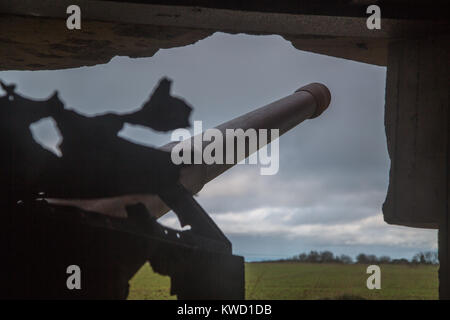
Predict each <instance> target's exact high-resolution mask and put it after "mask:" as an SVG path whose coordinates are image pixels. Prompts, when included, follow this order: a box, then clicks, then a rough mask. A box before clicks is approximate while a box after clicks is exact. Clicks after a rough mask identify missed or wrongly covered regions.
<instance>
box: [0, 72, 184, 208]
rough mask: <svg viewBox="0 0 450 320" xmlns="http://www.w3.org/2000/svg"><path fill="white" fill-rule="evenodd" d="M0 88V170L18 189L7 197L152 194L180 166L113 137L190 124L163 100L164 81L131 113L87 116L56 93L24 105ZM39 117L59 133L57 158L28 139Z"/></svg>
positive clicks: (179, 103)
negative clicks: (126, 128)
mask: <svg viewBox="0 0 450 320" xmlns="http://www.w3.org/2000/svg"><path fill="white" fill-rule="evenodd" d="M2 87H3V89H4V90H5V91H6V95H5V96H3V97H2V98H1V99H2V100H1V101H2V103H1V105H2V107H1V116H2V120H1V121H2V125H1V130H2V132H1V137H2V139H3V140H4V141H2V143H1V146H0V148H1V149H2V150H6V152H5V153H4V154H3V156H2V161H13V162H11V163H6V164H5V165H2V171H3V172H9V173H10V175H11V176H10V177H9V181H16V183H15V184H14V185H15V186H19V188H20V189H21V190H14V191H15V192H14V196H13V198H15V199H19V198H23V197H29V196H30V195H36V194H37V193H40V192H43V193H44V194H45V195H46V196H48V197H59V198H99V197H108V196H117V195H124V194H131V193H157V192H158V190H160V189H163V188H165V187H167V186H169V185H173V184H174V183H175V182H176V181H177V179H178V171H179V167H177V166H175V165H173V163H172V162H171V161H170V153H168V152H165V151H161V150H158V149H154V148H151V147H144V146H141V145H137V144H134V143H131V142H128V141H126V140H124V139H122V138H120V137H118V136H117V133H118V132H119V131H120V130H121V129H122V127H123V125H124V123H125V122H129V123H133V124H139V125H143V126H147V127H150V128H153V129H155V130H158V131H168V130H172V129H176V128H179V127H187V126H189V120H188V117H189V114H190V112H191V110H192V108H191V107H189V106H188V105H187V104H186V103H185V102H184V101H183V100H181V99H178V98H174V97H172V96H170V93H169V91H170V81H169V80H167V79H163V80H162V81H161V82H160V83H159V85H158V87H157V89H156V90H155V92H154V94H153V95H152V96H151V98H150V99H149V100H148V101H147V102H146V103H145V104H144V105H143V106H142V108H141V109H140V110H138V111H136V112H133V113H129V114H123V115H119V114H113V113H108V114H103V115H98V116H94V117H86V116H83V115H80V114H78V113H77V112H75V111H71V110H66V109H64V106H63V104H62V102H61V101H60V100H59V98H58V95H57V93H56V92H55V94H54V95H53V96H52V97H50V98H49V99H48V100H45V101H30V100H28V99H25V98H23V97H21V96H20V95H18V94H17V93H15V92H14V86H6V85H4V84H2ZM44 117H52V118H53V119H54V120H55V121H56V123H57V126H58V129H59V131H60V132H61V134H62V137H63V141H62V144H61V145H60V150H61V151H62V157H61V158H58V157H57V156H55V155H54V154H52V153H51V152H49V151H47V150H45V149H43V148H42V147H41V146H40V145H39V144H37V143H36V142H35V141H34V139H33V137H32V135H31V132H30V130H29V125H30V124H31V123H33V122H35V121H37V120H39V119H41V118H44ZM10 137H13V139H11V138H10ZM8 150H9V152H8ZM2 164H3V163H2ZM2 176H6V175H3V174H2ZM69 181H70V183H68V182H69ZM130 181H132V183H130ZM2 182H4V181H2ZM2 185H3V186H5V185H8V184H5V183H2ZM9 187H10V186H9ZM16 191H17V192H16Z"/></svg>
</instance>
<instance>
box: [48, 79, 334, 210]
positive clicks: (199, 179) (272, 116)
mask: <svg viewBox="0 0 450 320" xmlns="http://www.w3.org/2000/svg"><path fill="white" fill-rule="evenodd" d="M330 101H331V94H330V91H329V90H328V88H327V87H326V86H324V85H323V84H320V83H311V84H308V85H306V86H304V87H301V88H300V89H298V90H296V91H295V92H294V93H293V94H291V95H289V96H287V97H284V98H281V99H279V100H277V101H275V102H272V103H270V104H268V105H266V106H263V107H261V108H258V109H256V110H254V111H251V112H249V113H246V114H244V115H242V116H239V117H237V118H235V119H233V120H230V121H227V122H225V123H223V124H221V125H219V126H217V127H216V128H215V129H218V130H220V132H221V133H222V134H223V137H224V141H225V139H226V137H227V129H242V130H243V131H246V130H247V129H255V130H256V131H258V130H260V129H267V130H271V129H278V130H279V136H281V135H282V134H284V133H285V132H287V131H289V130H290V129H292V128H293V127H295V126H297V125H298V124H300V123H301V122H303V121H304V120H306V119H312V118H316V117H318V116H319V115H320V114H322V112H323V111H325V109H327V107H328V105H329V104H330ZM206 131H207V130H206ZM206 131H205V132H206ZM205 132H203V133H202V135H204V134H205ZM267 138H268V140H267V143H270V142H271V141H272V135H271V134H267ZM195 139H196V137H195V136H194V137H191V138H189V139H187V140H185V141H181V142H171V143H169V144H166V145H164V146H162V147H161V148H160V149H161V150H165V151H169V152H171V151H172V149H173V148H174V147H175V146H176V145H178V144H183V143H189V144H190V145H191V146H194V145H195V143H194V141H195ZM188 140H190V141H188ZM199 140H200V141H202V145H201V149H202V150H203V149H204V148H205V147H206V146H207V145H208V144H209V143H212V141H206V142H205V140H204V139H199ZM197 141H198V140H197ZM244 141H245V156H244V158H246V157H248V156H249V155H250V154H251V153H252V152H255V151H257V150H258V149H259V148H260V147H262V146H263V145H260V144H259V143H258V147H257V149H256V150H252V151H250V148H249V146H248V140H247V139H245V140H244ZM202 150H195V149H194V150H193V152H202ZM234 151H235V152H234V154H236V150H234ZM224 153H225V150H224ZM240 160H242V159H236V161H234V162H233V164H217V163H213V164H205V163H202V164H191V165H187V166H186V167H184V168H183V169H182V170H181V176H180V183H181V184H182V185H183V186H184V187H185V188H186V189H187V190H189V191H190V192H191V193H192V194H195V193H197V192H199V191H200V190H201V189H202V188H203V186H204V185H205V184H206V183H208V182H210V181H211V180H213V179H215V178H216V177H218V176H219V175H221V174H222V173H224V172H225V171H227V170H228V169H230V168H231V167H233V166H234V165H235V164H236V163H238V162H239V161H240ZM52 202H55V201H52ZM56 202H60V203H61V201H59V200H57V201H56ZM63 202H64V204H71V205H75V206H78V207H80V208H82V209H85V210H90V211H96V212H99V213H103V214H105V215H111V216H119V217H120V216H122V217H124V216H126V212H125V209H124V207H125V205H127V204H133V203H137V202H141V203H143V204H144V205H145V206H146V207H147V209H148V210H149V212H150V213H151V214H152V215H153V216H155V217H157V218H159V217H161V216H163V215H164V214H166V213H167V212H168V211H169V210H170V209H169V207H168V206H166V205H165V204H164V202H162V200H161V199H160V198H159V197H158V196H157V195H144V194H141V195H127V196H121V197H117V198H110V199H93V200H64V201H63Z"/></svg>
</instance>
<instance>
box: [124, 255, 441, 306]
mask: <svg viewBox="0 0 450 320" xmlns="http://www.w3.org/2000/svg"><path fill="white" fill-rule="evenodd" d="M366 268H367V266H365V265H358V264H354V265H342V264H308V263H246V264H245V280H246V284H245V286H246V298H247V299H286V300H287V299H294V300H295V299H299V300H300V299H437V298H438V266H428V265H419V266H409V265H380V268H381V289H380V290H369V289H367V287H366V280H367V277H368V276H369V275H367V274H366ZM130 284H131V285H130V295H129V297H128V298H129V299H175V297H174V296H170V295H169V288H170V279H169V278H168V277H163V276H160V275H158V274H156V273H154V272H153V271H152V270H151V268H150V266H149V265H148V264H146V265H145V266H144V267H143V268H142V269H141V270H140V271H139V272H138V273H137V274H136V275H135V276H134V277H133V279H132V280H131V282H130Z"/></svg>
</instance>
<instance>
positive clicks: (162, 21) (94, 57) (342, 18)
mask: <svg viewBox="0 0 450 320" xmlns="http://www.w3.org/2000/svg"><path fill="white" fill-rule="evenodd" d="M160 2H162V1H142V0H141V1H133V3H129V2H122V1H93V0H91V1H87V0H84V1H74V0H46V1H45V0H43V1H39V2H37V1H32V0H0V42H1V43H2V45H1V46H0V56H1V57H2V59H1V61H0V70H46V69H62V68H73V67H80V66H90V65H95V64H100V63H106V62H108V61H109V60H110V59H111V58H112V57H114V56H116V55H121V56H130V57H149V56H152V55H153V54H155V53H156V51H157V50H158V49H160V48H170V47H178V46H184V45H188V44H191V43H194V42H196V41H198V40H200V39H203V38H205V37H207V36H209V35H211V34H212V33H214V32H216V31H223V32H229V33H248V34H258V35H260V34H279V35H281V36H283V37H284V38H285V39H287V40H289V41H291V42H292V44H293V45H294V46H295V47H296V48H298V49H300V50H305V51H311V52H316V53H321V54H326V55H330V56H335V57H342V58H346V59H351V60H355V61H361V62H366V63H371V64H376V65H383V66H384V65H386V64H387V45H388V43H389V41H395V40H396V39H401V38H408V37H421V36H422V37H425V36H426V35H427V34H431V33H433V34H437V33H442V34H445V33H447V34H448V31H449V24H448V21H447V19H445V18H444V17H443V16H442V15H443V14H442V13H439V12H444V10H436V2H434V3H433V4H434V5H433V7H431V6H430V5H422V4H421V3H422V2H417V4H412V5H409V6H405V4H404V1H401V0H397V1H379V2H378V3H379V5H380V6H381V8H382V28H381V30H369V29H367V27H366V19H367V16H368V15H367V14H366V13H365V8H366V7H367V1H366V0H353V1H330V0H325V1H288V2H286V3H284V4H283V5H281V4H274V3H270V2H268V1H265V0H264V1H262V2H261V1H259V2H255V1H248V2H245V4H243V3H244V2H242V1H217V2H211V1H181V0H177V1H169V2H166V3H168V4H166V5H161V4H159V3H160ZM369 2H371V3H372V2H374V1H369ZM258 3H259V5H257V4H258ZM410 3H415V2H410ZM437 3H438V4H439V1H438V2H437ZM71 4H78V5H79V6H80V8H81V15H82V28H81V30H68V29H67V28H66V18H67V16H68V15H67V14H66V8H67V7H68V6H69V5H71ZM398 6H403V8H404V10H400V11H399V10H394V9H395V8H398ZM433 8H434V9H433ZM431 9H433V10H434V11H433V10H431ZM432 12H438V13H439V14H438V15H437V16H436V18H435V19H429V16H430V14H432ZM405 13H407V14H406V15H405ZM385 14H386V15H385ZM408 14H409V15H408ZM441 16H442V17H441Z"/></svg>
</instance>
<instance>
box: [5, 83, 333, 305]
mask: <svg viewBox="0 0 450 320" xmlns="http://www.w3.org/2000/svg"><path fill="white" fill-rule="evenodd" d="M161 86H166V87H167V82H164V80H163V82H161V83H160V86H159V87H158V89H157V90H156V91H155V93H154V95H153V96H152V98H151V99H150V101H149V102H147V104H148V105H147V104H146V105H144V107H146V108H147V109H145V110H146V112H143V110H140V111H138V112H137V114H138V115H139V117H143V114H147V115H148V114H149V113H150V114H152V112H153V115H156V116H157V115H158V114H159V113H160V112H161V105H168V106H172V107H173V106H176V108H175V109H170V108H169V109H168V110H167V112H169V113H170V112H172V113H173V114H172V115H174V117H175V118H176V121H174V123H173V126H175V127H176V126H180V124H183V123H185V121H184V120H185V119H186V117H187V116H188V115H189V113H190V109H188V107H187V105H186V106H185V105H183V103H184V102H183V101H182V100H180V99H178V100H177V101H175V100H173V99H174V98H173V97H171V96H170V95H169V91H168V90H167V88H165V91H164V92H165V93H164V94H161V91H158V90H159V89H160V88H161ZM3 87H4V89H5V91H6V95H5V96H3V97H0V103H1V104H2V106H1V107H2V108H3V109H5V110H9V111H12V112H13V116H12V117H10V118H8V120H10V121H9V122H6V121H3V122H2V123H1V127H0V128H1V129H2V136H3V140H4V141H3V149H5V150H6V151H7V152H6V153H5V154H6V155H9V156H10V158H14V157H16V158H18V159H19V160H20V161H19V162H17V163H16V162H8V161H9V160H8V159H6V158H7V156H2V164H3V165H4V166H3V168H4V169H3V170H4V173H5V175H6V176H7V178H6V179H3V181H2V184H3V191H4V192H3V196H2V198H1V209H2V222H3V223H2V225H3V226H4V232H2V235H3V237H4V239H2V240H3V241H2V242H1V243H2V245H4V246H5V248H4V250H3V252H6V257H5V260H4V261H6V263H4V264H2V270H1V273H0V274H1V276H0V277H2V279H0V280H1V283H2V285H1V287H0V296H1V297H2V298H41V299H46V298H51V299H62V298H63V299H93V298H94V299H98V298H102V299H124V298H126V297H127V295H128V281H129V280H130V279H131V277H132V276H133V275H134V274H135V273H136V272H137V270H139V268H140V267H142V265H143V264H144V263H145V262H147V261H149V262H150V264H151V266H152V268H153V269H154V271H156V272H158V273H160V274H163V275H169V276H170V278H171V294H176V295H177V297H178V298H180V299H243V298H244V293H245V291H244V260H243V258H242V257H240V256H235V255H233V254H232V246H231V243H230V241H229V240H228V239H227V238H226V236H225V235H224V234H223V232H222V231H221V230H220V229H219V228H218V227H217V225H216V224H215V223H214V221H213V220H212V219H211V218H210V217H209V215H208V214H207V213H206V212H205V211H204V210H203V208H202V207H201V206H200V205H199V204H198V203H197V201H196V200H195V199H194V198H193V196H192V195H193V194H195V193H197V192H199V191H200V190H201V189H202V188H203V186H204V185H205V184H206V183H208V182H209V181H211V180H213V179H215V178H216V177H218V176H219V175H221V174H222V173H224V172H225V171H226V170H228V169H230V168H231V167H232V166H233V165H234V164H236V163H238V162H239V161H241V160H243V159H244V158H247V157H249V156H250V155H251V154H252V153H253V152H256V151H257V149H258V148H260V147H262V146H263V145H264V144H265V143H259V144H257V148H255V147H254V146H251V145H250V142H249V141H248V140H246V139H244V140H243V141H244V144H245V148H244V149H245V151H244V152H243V153H240V154H239V152H238V150H237V149H234V150H233V151H234V153H233V160H234V161H233V162H232V163H225V164H223V163H213V164H205V163H201V164H190V165H182V166H174V165H173V164H171V163H169V162H168V159H169V158H168V157H169V156H170V155H171V152H172V151H173V150H174V149H176V148H177V147H180V145H181V144H186V143H187V142H189V143H190V145H191V146H194V145H195V146H196V148H197V149H196V148H194V147H193V148H192V149H191V150H190V151H191V152H193V153H195V152H202V151H203V150H204V149H205V148H206V147H208V145H209V144H210V143H212V142H211V141H209V142H208V141H205V139H200V140H201V141H202V143H201V144H200V145H198V143H197V144H195V142H196V141H198V137H195V136H194V137H192V138H190V140H189V141H183V142H179V143H170V144H167V145H165V146H163V147H161V148H159V149H152V148H147V147H142V146H135V145H131V144H130V143H128V142H127V143H123V142H122V141H119V140H117V138H115V137H112V138H110V136H109V135H108V136H107V135H104V136H102V139H103V140H98V141H99V144H97V145H95V144H94V143H93V142H86V143H87V145H80V146H76V145H75V144H74V143H72V144H68V145H66V147H65V150H66V151H67V154H69V155H72V156H69V155H66V154H65V153H64V151H63V154H64V155H63V157H62V159H56V158H54V157H53V156H51V155H49V154H48V153H45V152H44V151H42V150H40V149H39V147H38V146H36V145H34V144H33V143H32V142H31V140H30V139H24V138H23V137H24V136H26V135H27V134H28V133H22V134H21V132H22V131H23V130H24V128H26V127H27V122H23V121H24V119H25V118H26V119H28V118H30V120H29V121H32V120H33V119H36V118H37V119H38V118H42V117H44V116H55V120H56V122H57V123H58V126H59V127H62V128H63V130H61V131H62V134H63V136H64V139H65V138H66V137H67V138H69V139H68V140H69V141H71V139H70V138H72V141H77V139H75V138H76V137H75V136H73V134H74V131H76V130H74V128H94V129H90V130H97V128H98V123H101V124H102V125H104V126H105V127H106V128H108V130H109V129H110V125H111V124H112V123H114V124H117V123H118V121H119V122H120V117H119V118H118V117H115V116H113V115H108V117H106V118H105V117H104V118H101V119H95V118H96V117H93V118H89V119H84V118H80V116H79V115H76V114H73V113H70V114H68V113H67V112H66V110H64V109H61V108H63V106H62V104H61V103H60V101H59V100H58V99H57V97H56V96H53V97H52V98H50V99H49V100H46V101H39V102H37V101H33V100H28V99H25V98H23V97H21V96H20V95H18V94H17V93H15V88H14V87H13V86H3ZM169 88H170V82H169ZM157 93H159V96H157V95H156V94H157ZM155 96H157V97H156V98H154V97H155ZM152 99H153V100H152ZM330 99H331V96H330V92H329V91H328V89H327V88H326V87H325V86H324V85H322V84H318V83H313V84H309V85H307V86H304V87H302V88H300V89H298V90H297V91H296V92H295V93H293V94H291V95H289V96H287V97H284V98H282V99H280V100H277V101H275V102H273V103H271V104H269V105H266V106H264V107H261V108H259V109H256V110H254V111H252V112H249V113H247V114H245V115H242V116H240V117H238V118H236V119H233V120H230V121H228V122H225V123H223V124H222V125H219V126H218V127H216V129H217V130H218V131H219V132H221V133H222V134H223V135H224V137H225V138H227V134H228V133H227V132H228V131H227V129H242V130H243V131H246V130H248V129H255V130H260V129H268V130H271V129H278V131H279V134H280V135H282V134H284V133H285V132H287V131H288V130H290V129H292V128H293V127H295V126H297V125H298V124H299V123H301V122H302V121H304V120H306V119H311V118H315V117H317V116H319V115H320V114H321V113H322V112H323V111H324V110H325V109H326V108H327V107H328V105H329V103H330ZM152 101H153V102H152ZM30 107H31V108H33V111H32V112H28V113H27V111H24V110H28V109H29V108H30ZM172 107H171V108H172ZM143 109H144V108H143ZM37 110H38V112H37V113H36V111H37ZM149 110H150V111H149ZM155 110H156V111H155ZM15 112H16V113H15ZM180 113H181V114H182V115H181V118H180V117H178V118H177V116H176V115H177V114H180ZM30 114H33V117H30ZM130 117H131V119H136V117H135V116H130V115H127V119H130ZM174 117H172V118H171V117H170V116H168V117H165V118H164V121H165V122H170V121H172V120H173V119H175V118H174ZM31 118H32V119H31ZM95 120H99V121H100V120H101V121H102V122H98V121H97V122H95V123H94V122H93V121H95ZM14 121H17V122H18V123H21V124H22V125H21V126H18V125H16V124H15V122H14ZM137 121H142V123H144V124H148V122H145V119H144V120H143V119H141V118H139V120H137ZM92 124H94V125H92ZM153 124H154V126H157V127H159V128H166V129H165V130H167V129H168V128H170V129H173V126H171V125H170V123H166V124H161V123H158V121H155V119H153ZM17 128H20V130H22V131H18V132H16V133H17V134H16V135H10V137H12V141H9V142H8V141H6V140H7V138H5V134H7V133H8V132H9V133H11V132H14V130H16V129H17ZM117 128H119V129H120V125H119V126H117V127H115V129H114V131H117ZM8 130H9V131H8ZM71 130H72V131H71ZM206 132H207V131H206ZM206 132H204V133H202V134H201V135H202V137H203V136H204V135H205V134H206ZM75 133H76V132H75ZM83 134H85V135H86V137H89V135H90V132H89V130H87V132H84V133H83ZM74 137H75V138H74ZM234 138H235V137H233V139H234ZM272 138H273V136H272V135H270V138H269V140H268V141H267V143H269V142H270V141H271V139H272ZM92 139H93V140H95V138H92ZM196 139H197V140H196ZM21 144H23V145H22V149H21ZM17 145H18V146H17ZM94 146H95V147H96V148H98V147H100V150H99V151H98V150H97V149H95V148H94ZM105 146H107V147H108V148H106V147H105ZM8 148H9V149H8ZM27 148H28V149H27ZM86 149H88V150H89V152H86ZM17 150H19V151H17ZM92 150H96V151H95V152H97V153H94V154H92V152H93V151H92ZM227 151H228V150H225V149H224V152H227ZM115 152H117V154H120V153H123V156H125V157H126V156H129V155H135V156H142V157H143V159H136V160H134V159H133V160H132V161H131V163H130V164H127V163H126V162H125V161H122V160H121V159H124V158H120V157H121V156H120V155H119V156H118V158H119V160H117V159H116V160H114V159H113V155H114V154H115ZM11 155H13V156H14V157H11ZM224 155H225V156H226V154H224ZM21 157H22V158H21ZM71 157H72V158H71ZM80 159H82V161H81V160H80ZM144 160H145V161H146V160H154V161H155V163H156V167H154V168H150V169H148V170H149V171H145V168H146V167H145V166H143V165H142V164H143V163H145V161H144ZM80 161H81V163H84V164H86V162H87V163H88V164H89V165H92V166H93V167H94V168H97V169H96V170H93V169H88V168H85V166H84V165H83V166H80V165H79V163H80ZM83 161H84V162H83ZM33 163H34V164H39V165H40V166H39V167H38V168H35V169H36V170H37V171H38V172H37V173H36V172H34V171H36V170H34V171H32V172H28V171H26V168H25V165H26V164H30V165H33ZM22 164H25V165H24V166H22V167H21V165H22ZM18 166H19V168H17V167H18ZM147 167H148V166H147ZM5 168H6V169H5ZM155 168H156V169H158V170H160V171H162V172H161V173H160V172H157V170H156V169H155ZM40 169H41V171H39V170H40ZM8 170H9V171H8ZM28 170H29V169H28ZM141 170H144V171H143V172H144V173H142V172H141ZM117 171H120V172H119V173H117ZM122 171H123V172H122ZM145 173H147V174H148V175H147V176H145ZM140 176H144V178H140ZM71 177H72V178H71ZM135 179H136V180H135ZM152 179H153V180H152ZM147 180H149V182H148V183H147ZM16 181H18V182H19V184H21V185H19V186H16V185H15V184H14V183H15V182H16ZM123 184H126V185H123ZM17 190H18V191H17ZM38 190H42V193H37V191H38ZM19 196H20V198H21V199H19V200H18V197H19ZM170 210H173V211H174V212H175V214H176V215H177V217H178V219H179V221H180V224H181V225H182V226H190V229H189V230H175V229H171V228H169V227H165V226H163V225H161V224H160V223H158V221H157V218H159V217H161V216H162V215H164V214H165V213H167V212H168V211H170ZM72 265H76V266H78V267H79V268H80V270H81V272H82V276H81V284H80V289H79V290H77V289H75V290H70V289H69V288H68V285H67V281H66V280H67V278H68V274H67V270H68V267H69V266H72Z"/></svg>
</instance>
